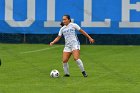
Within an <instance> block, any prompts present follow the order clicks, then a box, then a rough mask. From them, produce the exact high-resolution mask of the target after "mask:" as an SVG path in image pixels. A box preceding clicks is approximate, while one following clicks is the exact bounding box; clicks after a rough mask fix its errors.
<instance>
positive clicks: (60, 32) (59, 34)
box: [58, 28, 63, 36]
mask: <svg viewBox="0 0 140 93" xmlns="http://www.w3.org/2000/svg"><path fill="white" fill-rule="evenodd" d="M62 34H63V33H62V28H61V29H60V30H59V33H58V36H62Z"/></svg>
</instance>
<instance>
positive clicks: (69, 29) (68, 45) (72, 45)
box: [50, 15, 94, 77]
mask: <svg viewBox="0 0 140 93" xmlns="http://www.w3.org/2000/svg"><path fill="white" fill-rule="evenodd" d="M63 24H64V26H63V25H62V26H63V27H62V28H61V29H60V31H59V34H58V36H57V37H56V38H55V40H54V41H52V42H51V43H50V46H52V45H53V44H55V43H56V42H58V41H59V40H60V38H61V37H62V35H63V36H64V38H65V48H64V50H63V58H62V60H63V69H64V73H65V75H64V77H69V76H70V73H69V65H68V60H69V58H70V56H71V55H73V58H74V60H75V61H76V63H77V64H78V66H79V68H80V70H81V72H82V74H83V76H84V77H87V74H86V72H85V69H84V66H83V62H82V60H81V59H80V43H79V40H78V38H77V34H76V30H78V31H79V32H81V33H82V34H83V35H84V36H86V37H87V38H88V39H89V42H90V43H94V39H92V38H91V37H90V36H89V35H88V34H87V33H86V32H85V31H84V30H82V29H81V28H80V27H79V26H78V25H77V24H75V23H72V22H71V18H70V16H69V15H64V16H63Z"/></svg>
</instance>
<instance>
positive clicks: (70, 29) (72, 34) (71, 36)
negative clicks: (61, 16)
mask: <svg viewBox="0 0 140 93" xmlns="http://www.w3.org/2000/svg"><path fill="white" fill-rule="evenodd" d="M80 29H81V28H80V27H79V26H78V25H77V24H75V23H69V24H68V25H67V26H63V27H62V28H61V29H60V31H59V34H58V35H59V36H62V35H63V36H64V38H65V46H66V47H73V46H74V45H80V42H79V40H78V37H77V33H76V30H78V31H79V30H80Z"/></svg>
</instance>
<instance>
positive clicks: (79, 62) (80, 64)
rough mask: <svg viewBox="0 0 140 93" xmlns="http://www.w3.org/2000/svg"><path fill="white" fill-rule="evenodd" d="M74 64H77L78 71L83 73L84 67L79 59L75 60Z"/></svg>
mask: <svg viewBox="0 0 140 93" xmlns="http://www.w3.org/2000/svg"><path fill="white" fill-rule="evenodd" d="M76 63H77V64H78V66H79V68H80V70H81V71H82V72H83V71H85V70H84V65H83V62H82V60H81V59H78V60H76Z"/></svg>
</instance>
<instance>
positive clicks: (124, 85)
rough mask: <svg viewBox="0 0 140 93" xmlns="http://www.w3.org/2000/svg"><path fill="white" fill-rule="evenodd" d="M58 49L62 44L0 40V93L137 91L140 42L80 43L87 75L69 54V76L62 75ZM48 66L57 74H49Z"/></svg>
mask: <svg viewBox="0 0 140 93" xmlns="http://www.w3.org/2000/svg"><path fill="white" fill-rule="evenodd" d="M40 49H41V50H40ZM34 50H39V51H36V52H33V51H34ZM62 50H63V45H55V46H54V48H52V47H50V46H48V45H43V44H0V57H1V59H2V65H1V66H0V93H139V92H140V89H139V88H140V63H139V62H140V46H117V45H114V46H103V45H96V46H92V45H82V46H81V59H82V60H83V62H84V65H85V69H86V71H87V73H88V75H89V76H88V77H87V78H84V77H83V76H82V74H81V72H80V70H79V68H78V66H77V64H76V63H75V62H74V61H73V59H72V57H71V59H70V61H69V65H70V73H71V77H69V78H65V77H62V76H63V69H62V62H61V56H62ZM26 51H30V52H26ZM52 69H58V70H59V72H60V77H59V78H50V76H49V73H50V71H51V70H52Z"/></svg>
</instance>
